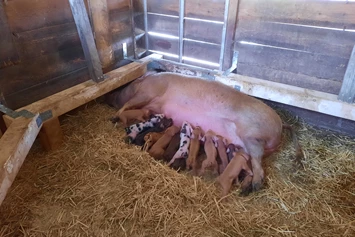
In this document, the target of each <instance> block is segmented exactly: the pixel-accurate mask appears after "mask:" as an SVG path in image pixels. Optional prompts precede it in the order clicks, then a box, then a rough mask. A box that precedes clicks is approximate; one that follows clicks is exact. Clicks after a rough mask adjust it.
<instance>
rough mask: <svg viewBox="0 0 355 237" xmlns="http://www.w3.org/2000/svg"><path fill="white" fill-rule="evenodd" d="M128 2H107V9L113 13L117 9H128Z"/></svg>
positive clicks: (115, 0) (109, 0)
mask: <svg viewBox="0 0 355 237" xmlns="http://www.w3.org/2000/svg"><path fill="white" fill-rule="evenodd" d="M128 8H129V1H127V0H107V9H108V10H109V11H114V10H117V9H128Z"/></svg>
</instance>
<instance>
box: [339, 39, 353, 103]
mask: <svg viewBox="0 0 355 237" xmlns="http://www.w3.org/2000/svg"><path fill="white" fill-rule="evenodd" d="M338 99H339V100H342V101H344V102H347V103H354V102H355V45H354V48H353V51H352V53H351V55H350V59H349V63H348V66H347V68H346V71H345V75H344V79H343V84H342V86H341V89H340V93H339V96H338Z"/></svg>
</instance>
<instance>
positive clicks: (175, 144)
mask: <svg viewBox="0 0 355 237" xmlns="http://www.w3.org/2000/svg"><path fill="white" fill-rule="evenodd" d="M179 147H180V133H179V132H177V133H176V134H175V135H174V136H173V137H172V138H171V140H170V142H169V145H168V147H167V148H166V150H165V151H164V154H163V159H164V161H165V162H170V161H171V159H172V158H173V156H174V155H175V153H176V152H177V151H178V150H179ZM152 149H153V148H152Z"/></svg>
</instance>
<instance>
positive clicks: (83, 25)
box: [69, 0, 104, 82]
mask: <svg viewBox="0 0 355 237" xmlns="http://www.w3.org/2000/svg"><path fill="white" fill-rule="evenodd" d="M69 3H70V8H71V10H72V13H73V17H74V21H75V25H76V28H77V30H78V33H79V37H80V41H81V46H82V47H83V51H84V55H85V59H86V63H87V65H88V69H89V73H90V77H91V79H92V80H93V81H95V82H99V81H102V80H103V79H104V76H103V72H102V67H101V61H100V58H99V53H98V52H97V48H96V45H95V40H94V35H93V33H92V29H91V26H90V21H89V16H88V13H87V12H86V7H85V4H84V1H83V0H69Z"/></svg>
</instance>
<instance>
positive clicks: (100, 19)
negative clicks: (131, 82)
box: [89, 0, 114, 69]
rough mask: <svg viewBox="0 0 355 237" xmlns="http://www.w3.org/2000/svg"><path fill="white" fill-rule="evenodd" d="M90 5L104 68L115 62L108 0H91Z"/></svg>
mask: <svg viewBox="0 0 355 237" xmlns="http://www.w3.org/2000/svg"><path fill="white" fill-rule="evenodd" d="M89 6H90V10H91V16H92V22H93V26H94V32H95V41H96V45H97V49H98V51H99V56H100V60H101V63H102V68H103V69H105V68H107V67H109V66H110V65H111V64H113V63H114V55H113V49H112V38H111V31H110V21H109V15H108V8H107V0H89Z"/></svg>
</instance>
